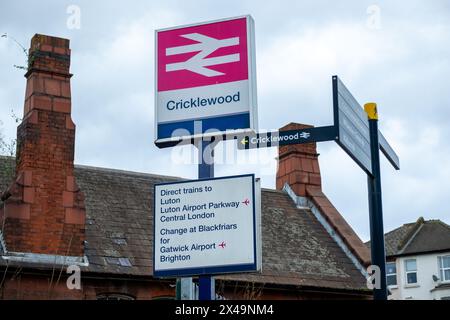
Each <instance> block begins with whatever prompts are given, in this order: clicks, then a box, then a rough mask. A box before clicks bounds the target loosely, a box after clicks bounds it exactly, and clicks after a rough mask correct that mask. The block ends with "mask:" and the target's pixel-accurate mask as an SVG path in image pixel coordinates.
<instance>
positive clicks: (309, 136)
mask: <svg viewBox="0 0 450 320" xmlns="http://www.w3.org/2000/svg"><path fill="white" fill-rule="evenodd" d="M335 138H336V130H335V127H334V126H327V127H318V128H305V129H299V130H287V131H272V132H265V133H258V134H253V135H241V136H238V137H237V140H238V144H237V145H238V149H241V150H242V149H254V148H265V147H277V146H285V145H289V144H302V143H312V142H320V141H328V140H334V139H335Z"/></svg>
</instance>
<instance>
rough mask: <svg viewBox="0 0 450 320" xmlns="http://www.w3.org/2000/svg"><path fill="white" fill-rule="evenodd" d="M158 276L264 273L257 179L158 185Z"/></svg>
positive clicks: (156, 240)
mask: <svg viewBox="0 0 450 320" xmlns="http://www.w3.org/2000/svg"><path fill="white" fill-rule="evenodd" d="M154 199H155V204H154V247H153V249H154V255H153V257H154V260H153V261H154V267H153V268H154V270H153V272H154V276H156V277H171V276H174V277H177V276H183V275H201V274H221V273H231V272H244V271H257V270H260V262H259V259H260V257H261V255H260V254H259V252H260V250H261V249H260V211H261V209H260V207H261V204H260V189H259V183H255V177H254V175H253V174H249V175H241V176H232V177H221V178H213V179H204V180H194V181H182V182H176V183H164V184H157V185H155V189H154Z"/></svg>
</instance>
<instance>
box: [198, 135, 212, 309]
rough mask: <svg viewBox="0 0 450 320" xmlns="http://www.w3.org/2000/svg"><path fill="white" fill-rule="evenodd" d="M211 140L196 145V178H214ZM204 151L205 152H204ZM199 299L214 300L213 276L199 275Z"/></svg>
mask: <svg viewBox="0 0 450 320" xmlns="http://www.w3.org/2000/svg"><path fill="white" fill-rule="evenodd" d="M210 143H211V141H200V142H199V143H198V145H197V147H198V161H199V164H198V178H199V179H206V178H214V150H213V149H212V148H211V149H210V148H208V146H209V144H210ZM205 151H206V152H205ZM198 287H199V290H198V291H199V293H198V296H199V297H198V298H199V300H214V299H215V296H216V292H215V283H214V278H213V277H211V276H210V275H201V276H199V279H198Z"/></svg>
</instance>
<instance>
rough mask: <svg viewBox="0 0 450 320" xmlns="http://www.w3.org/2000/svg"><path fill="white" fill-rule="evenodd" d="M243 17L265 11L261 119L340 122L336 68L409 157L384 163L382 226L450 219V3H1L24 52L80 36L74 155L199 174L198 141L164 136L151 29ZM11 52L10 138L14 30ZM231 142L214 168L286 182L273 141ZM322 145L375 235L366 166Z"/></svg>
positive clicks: (358, 222) (1, 115) (365, 232)
mask: <svg viewBox="0 0 450 320" xmlns="http://www.w3.org/2000/svg"><path fill="white" fill-rule="evenodd" d="M113 3H114V4H113ZM71 5H75V7H73V6H71ZM78 9H79V12H80V20H79V22H80V23H79V25H77V21H75V22H74V20H73V18H74V13H75V14H76V12H77V10H78ZM74 10H75V11H74ZM244 14H250V15H252V17H253V18H254V20H255V29H256V32H255V33H256V59H257V84H258V107H259V127H260V128H261V129H267V130H268V129H276V128H279V127H281V126H283V125H285V124H287V123H289V122H299V123H305V124H312V125H315V126H322V125H331V124H332V121H333V117H332V99H331V76H332V75H334V74H337V75H339V76H340V78H341V79H342V80H343V82H344V83H345V84H346V86H347V87H348V88H349V89H350V91H351V92H352V93H353V95H354V96H355V98H356V99H357V100H358V101H359V102H360V104H364V103H365V102H368V101H375V102H377V103H378V107H379V115H380V128H381V131H382V132H383V134H384V136H385V137H386V138H387V139H388V141H389V142H390V144H391V145H392V146H393V147H394V149H395V150H396V151H397V153H398V155H399V156H400V161H401V167H402V168H401V171H395V170H394V169H393V168H392V167H391V166H390V164H389V163H388V162H387V161H386V159H385V158H383V159H382V188H383V209H384V222H385V231H388V230H392V229H394V228H396V227H398V226H400V225H401V224H403V223H408V222H413V221H415V220H417V218H418V217H420V216H423V217H424V218H425V219H441V220H443V221H445V222H446V223H448V224H450V208H449V206H448V205H447V204H448V199H449V196H450V164H449V160H450V147H449V146H450V144H449V143H448V142H447V141H448V140H449V139H450V125H449V122H450V93H449V89H450V86H449V81H448V79H447V78H446V77H448V76H449V75H450V2H449V1H446V0H443V1H395V3H394V1H378V2H374V1H359V0H358V1H356V0H355V1H339V2H338V1H242V0H238V1H231V0H227V1H195V0H191V1H168V0H165V1H122V2H119V1H114V2H113V1H75V0H74V1H50V0H48V1H8V2H6V1H1V3H0V34H3V33H8V35H9V36H12V37H14V38H15V39H17V41H18V42H20V43H22V44H23V45H24V46H25V47H27V48H28V47H29V42H30V39H31V37H32V36H33V35H34V34H35V33H42V34H48V35H54V36H60V37H65V38H69V39H70V40H71V49H72V66H71V72H72V73H73V74H74V76H73V78H72V82H71V83H72V110H73V111H72V117H73V119H74V122H75V123H76V125H77V131H76V153H75V162H76V163H77V164H85V165H92V166H100V167H108V168H117V169H125V170H132V171H140V172H149V173H157V174H164V175H172V176H181V177H185V178H196V174H197V171H196V165H194V164H189V163H186V162H188V161H186V160H188V159H189V158H190V155H189V154H190V152H193V149H192V148H191V147H183V148H175V149H173V148H172V149H164V150H160V149H158V148H156V147H155V146H154V144H153V140H154V30H155V29H159V28H165V27H171V26H176V25H182V24H189V23H195V22H201V21H207V20H212V19H219V18H225V17H232V16H240V15H244ZM74 27H75V28H74ZM78 27H79V28H78ZM0 57H1V58H0V120H1V121H2V122H3V125H2V127H1V130H2V131H3V135H4V136H6V137H7V138H8V139H12V138H15V133H16V125H17V124H16V123H15V122H14V120H13V119H12V118H11V117H10V111H11V109H12V110H14V113H15V114H17V115H18V116H20V117H21V116H22V114H23V99H24V92H25V79H24V77H23V73H24V72H23V71H22V70H18V69H16V68H14V67H13V65H24V64H25V63H26V62H25V61H26V58H25V56H24V55H23V54H22V52H21V50H20V48H19V47H18V46H17V45H16V44H15V43H14V42H13V41H11V39H9V40H7V39H5V38H0ZM221 149H225V151H226V152H227V155H228V156H227V157H228V159H229V161H228V162H229V163H225V164H219V165H217V166H216V176H224V175H232V174H240V173H256V175H257V176H259V177H261V179H262V185H263V187H267V188H274V187H275V172H276V161H275V157H276V152H277V151H276V149H275V148H270V149H264V150H260V151H252V152H249V151H241V152H239V153H238V154H237V155H236V154H235V153H234V152H235V151H234V149H235V146H234V144H233V143H231V142H227V143H223V144H222V147H220V148H219V150H218V153H219V154H220V153H221ZM318 151H319V153H320V157H319V161H320V167H321V173H322V183H323V189H324V192H325V193H326V194H327V196H328V197H329V198H330V200H331V201H332V202H333V204H334V205H335V206H336V207H337V209H338V210H339V211H340V212H341V214H342V215H343V216H344V217H345V218H346V219H347V221H348V222H349V223H350V224H351V226H352V227H353V228H354V229H355V230H356V232H357V233H358V234H359V235H360V237H361V238H362V239H363V240H368V239H369V216H368V201H367V178H366V175H365V174H364V173H363V171H362V170H361V169H360V168H359V167H358V166H357V165H356V164H355V163H354V162H353V161H352V160H351V159H350V158H349V157H348V156H347V154H346V153H344V151H343V150H341V149H340V147H339V146H338V145H337V144H336V143H334V142H326V143H320V144H319V145H318ZM180 157H181V158H182V159H183V161H180ZM222 158H223V157H222ZM233 158H234V160H233ZM230 159H231V160H233V161H231V162H230Z"/></svg>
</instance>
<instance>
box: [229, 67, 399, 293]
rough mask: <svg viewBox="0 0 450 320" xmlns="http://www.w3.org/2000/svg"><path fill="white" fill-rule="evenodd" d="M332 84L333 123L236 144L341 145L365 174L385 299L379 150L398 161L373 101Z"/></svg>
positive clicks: (336, 80) (242, 138) (260, 135)
mask: <svg viewBox="0 0 450 320" xmlns="http://www.w3.org/2000/svg"><path fill="white" fill-rule="evenodd" d="M332 84H333V112H334V125H333V126H325V127H317V128H305V129H299V130H287V131H273V132H265V133H257V134H252V135H241V136H239V137H238V138H237V145H238V149H252V148H263V147H275V146H283V145H289V144H303V143H311V142H321V141H333V140H334V141H336V142H337V143H338V145H339V146H341V147H342V149H343V150H344V151H345V152H346V153H347V154H348V155H349V156H350V157H351V158H352V159H353V160H354V161H355V162H356V163H357V164H358V165H359V166H360V167H361V169H363V170H364V172H366V174H367V179H368V194H369V219H370V238H371V255H372V264H373V265H376V266H378V267H379V270H380V279H384V280H383V281H381V284H380V287H379V288H377V287H375V288H374V299H376V300H386V299H387V284H386V270H385V269H386V266H385V265H386V258H385V249H384V231H383V210H382V197H381V177H380V160H379V159H380V158H379V150H381V151H382V152H383V154H384V155H385V156H386V158H387V159H388V160H389V162H390V163H391V164H392V166H393V167H394V168H395V169H396V170H399V169H400V161H399V158H398V156H397V154H396V153H395V151H394V150H393V149H392V147H391V146H390V145H389V143H388V142H387V141H386V139H385V138H384V136H383V135H382V134H381V132H380V131H379V130H378V124H377V120H378V115H377V112H376V104H374V103H369V104H367V105H366V108H365V109H366V110H363V109H362V108H361V106H360V105H359V103H358V102H357V101H356V99H355V98H354V97H353V95H352V94H351V93H350V91H349V90H348V89H347V88H346V87H345V85H344V84H343V83H342V81H341V80H340V79H339V78H338V77H337V76H333V77H332Z"/></svg>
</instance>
